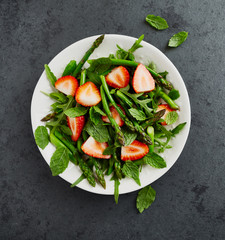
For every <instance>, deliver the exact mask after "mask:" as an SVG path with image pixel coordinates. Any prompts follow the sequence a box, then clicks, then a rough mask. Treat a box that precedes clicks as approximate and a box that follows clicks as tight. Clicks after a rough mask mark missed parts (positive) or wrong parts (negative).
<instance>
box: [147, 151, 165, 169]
mask: <svg viewBox="0 0 225 240" xmlns="http://www.w3.org/2000/svg"><path fill="white" fill-rule="evenodd" d="M143 160H144V162H145V164H148V165H150V166H152V167H154V168H165V167H166V162H165V160H164V159H163V158H162V157H161V156H159V155H158V154H157V153H155V152H152V153H148V154H146V155H145V156H144V157H143Z"/></svg>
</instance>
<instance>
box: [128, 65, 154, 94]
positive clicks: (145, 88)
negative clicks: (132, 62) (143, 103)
mask: <svg viewBox="0 0 225 240" xmlns="http://www.w3.org/2000/svg"><path fill="white" fill-rule="evenodd" d="M132 85H133V88H134V91H135V92H136V93H141V92H150V91H152V90H154V89H155V80H154V79H153V77H152V75H151V73H150V72H149V71H148V69H147V68H146V67H145V66H144V65H143V64H141V63H140V64H138V66H137V68H136V70H135V72H134V77H133V81H132Z"/></svg>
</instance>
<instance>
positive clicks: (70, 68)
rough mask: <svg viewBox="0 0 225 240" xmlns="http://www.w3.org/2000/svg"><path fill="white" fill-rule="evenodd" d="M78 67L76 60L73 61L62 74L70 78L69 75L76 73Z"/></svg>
mask: <svg viewBox="0 0 225 240" xmlns="http://www.w3.org/2000/svg"><path fill="white" fill-rule="evenodd" d="M76 66H77V63H76V61H75V60H71V61H70V62H69V63H68V64H67V65H66V68H65V70H64V72H63V74H62V77H64V76H68V75H72V73H73V72H74V70H75V68H76Z"/></svg>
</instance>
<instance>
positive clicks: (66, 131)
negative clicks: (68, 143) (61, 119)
mask: <svg viewBox="0 0 225 240" xmlns="http://www.w3.org/2000/svg"><path fill="white" fill-rule="evenodd" d="M60 130H61V131H62V132H63V133H65V134H66V135H68V136H72V131H71V129H70V128H69V127H67V126H65V125H61V126H60Z"/></svg>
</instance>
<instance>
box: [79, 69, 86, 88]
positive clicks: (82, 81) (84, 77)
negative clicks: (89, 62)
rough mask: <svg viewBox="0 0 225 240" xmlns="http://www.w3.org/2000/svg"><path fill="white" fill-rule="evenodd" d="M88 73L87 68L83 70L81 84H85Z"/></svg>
mask: <svg viewBox="0 0 225 240" xmlns="http://www.w3.org/2000/svg"><path fill="white" fill-rule="evenodd" d="M86 75H87V70H86V69H84V70H83V71H82V72H81V75H80V86H81V85H83V84H85V82H86Z"/></svg>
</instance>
